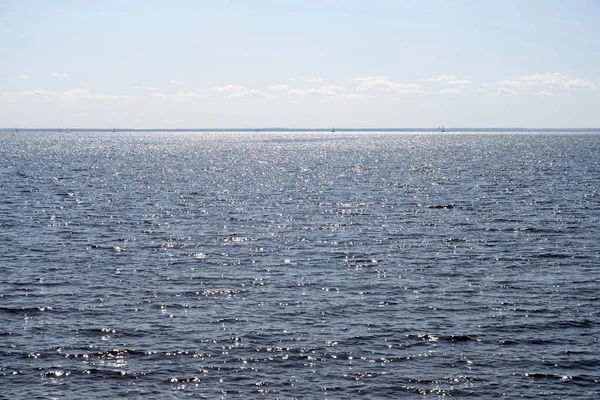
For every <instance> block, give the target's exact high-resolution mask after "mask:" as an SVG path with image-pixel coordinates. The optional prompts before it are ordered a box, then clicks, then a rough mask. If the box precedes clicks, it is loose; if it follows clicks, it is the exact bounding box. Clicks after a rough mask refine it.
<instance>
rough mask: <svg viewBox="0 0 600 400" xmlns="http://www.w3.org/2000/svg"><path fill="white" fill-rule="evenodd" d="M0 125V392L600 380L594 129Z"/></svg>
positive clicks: (599, 215)
mask: <svg viewBox="0 0 600 400" xmlns="http://www.w3.org/2000/svg"><path fill="white" fill-rule="evenodd" d="M0 139H1V140H2V145H1V147H0V162H1V164H0V193H1V196H0V397H2V398H10V399H12V398H27V399H37V398H44V399H49V398H60V399H64V398H66V399H80V398H106V399H114V398H118V397H123V398H189V397H199V398H221V397H225V398H258V397H261V398H282V399H284V398H285V399H291V398H297V399H304V398H331V399H337V398H357V397H359V396H364V397H367V398H390V399H395V398H399V397H414V398H422V397H423V395H426V397H430V398H435V397H438V396H454V397H457V398H463V397H468V396H471V397H480V398H497V397H501V396H503V395H504V396H507V397H509V398H516V397H524V398H537V397H539V396H541V395H544V396H545V397H546V398H564V399H574V398H580V399H587V398H593V397H595V396H597V395H598V393H599V392H600V318H599V312H600V283H599V278H600V135H597V134H590V133H571V134H568V133H564V134H561V133H552V134H539V133H535V134H527V133H514V134H513V133H503V134H491V133H487V134H486V133H477V134H469V133H460V134H433V133H425V134H410V133H395V134H394V133H318V132H317V133H298V132H294V133H224V132H220V133H206V132H194V133H183V132H182V133H174V132H170V133H156V132H153V133H142V132H135V133H134V132H129V133H114V134H113V133H106V132H105V133H97V132H96V133H94V132H80V133H77V132H74V133H71V134H64V133H63V134H58V133H40V132H37V133H36V132H21V133H20V134H16V135H13V133H9V132H5V133H2V134H1V138H0Z"/></svg>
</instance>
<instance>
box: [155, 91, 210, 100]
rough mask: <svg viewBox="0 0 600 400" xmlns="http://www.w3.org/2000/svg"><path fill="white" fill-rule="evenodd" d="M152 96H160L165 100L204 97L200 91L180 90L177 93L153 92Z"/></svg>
mask: <svg viewBox="0 0 600 400" xmlns="http://www.w3.org/2000/svg"><path fill="white" fill-rule="evenodd" d="M150 96H151V97H158V98H161V99H163V100H191V99H198V98H202V97H203V96H202V95H201V94H200V93H196V92H179V93H177V94H163V93H152V94H151V95H150Z"/></svg>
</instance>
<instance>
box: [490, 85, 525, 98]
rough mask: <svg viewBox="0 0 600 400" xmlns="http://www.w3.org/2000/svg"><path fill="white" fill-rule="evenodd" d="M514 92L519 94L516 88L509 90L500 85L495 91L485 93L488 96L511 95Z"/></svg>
mask: <svg viewBox="0 0 600 400" xmlns="http://www.w3.org/2000/svg"><path fill="white" fill-rule="evenodd" d="M516 94H519V92H517V91H516V90H510V89H507V88H505V87H501V88H500V89H498V90H497V91H495V92H493V93H488V94H487V95H488V96H512V95H516Z"/></svg>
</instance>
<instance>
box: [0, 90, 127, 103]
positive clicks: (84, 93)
mask: <svg viewBox="0 0 600 400" xmlns="http://www.w3.org/2000/svg"><path fill="white" fill-rule="evenodd" d="M3 97H8V98H11V99H17V98H36V99H40V100H44V101H69V100H126V99H132V98H133V96H121V95H110V94H96V93H92V92H90V91H89V90H87V89H71V90H67V91H63V92H53V91H50V90H29V91H26V92H20V93H7V94H3Z"/></svg>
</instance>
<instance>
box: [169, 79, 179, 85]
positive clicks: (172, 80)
mask: <svg viewBox="0 0 600 400" xmlns="http://www.w3.org/2000/svg"><path fill="white" fill-rule="evenodd" d="M169 83H172V84H173V85H179V84H180V83H181V82H180V81H178V80H177V79H171V80H170V81H169Z"/></svg>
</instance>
